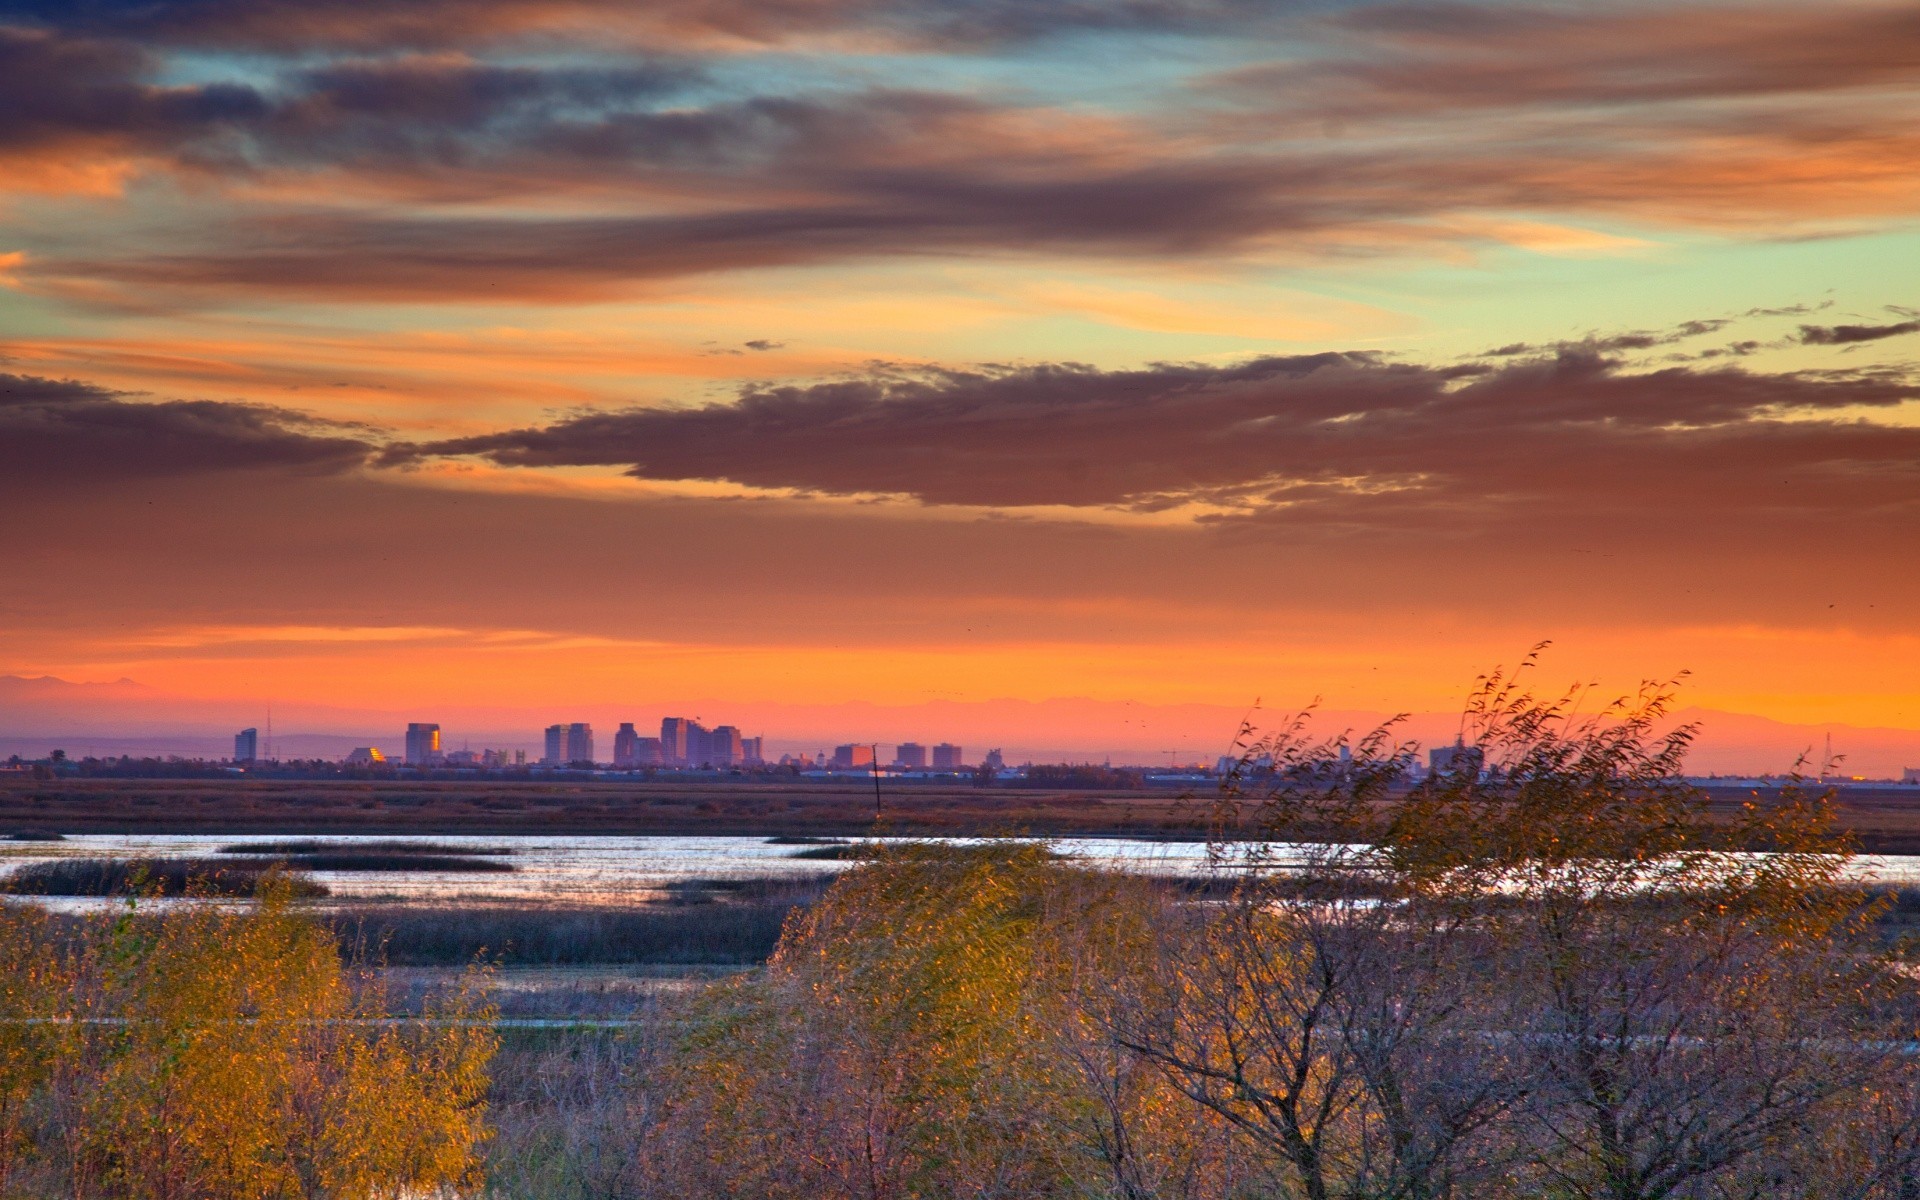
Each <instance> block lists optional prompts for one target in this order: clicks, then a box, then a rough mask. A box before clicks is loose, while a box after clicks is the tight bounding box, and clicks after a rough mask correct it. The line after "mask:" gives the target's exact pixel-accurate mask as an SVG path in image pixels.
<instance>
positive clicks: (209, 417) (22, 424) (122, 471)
mask: <svg viewBox="0 0 1920 1200" xmlns="http://www.w3.org/2000/svg"><path fill="white" fill-rule="evenodd" d="M372 449H373V447H372V445H371V444H370V443H369V442H367V441H365V440H362V439H361V438H359V437H355V436H348V435H346V434H345V433H343V432H342V430H341V428H340V427H338V426H334V427H328V426H326V425H325V424H324V423H322V422H317V421H315V420H314V419H313V418H311V417H308V416H306V415H304V414H301V413H297V412H292V411H289V410H287V409H281V408H273V407H269V406H266V405H258V404H234V403H228V402H221V401H213V400H170V401H162V402H154V403H147V402H142V401H134V400H129V399H126V398H124V397H122V396H121V395H119V394H117V393H114V392H110V391H107V390H105V389H103V388H98V387H94V386H92V385H90V384H85V383H78V382H74V381H71V380H57V379H41V378H37V377H35V376H31V375H0V488H4V489H6V490H23V489H32V488H41V487H52V486H56V485H57V486H60V487H83V488H84V487H93V486H98V485H101V484H107V483H112V482H115V481H121V480H127V479H137V478H151V477H155V476H166V475H193V474H202V473H206V472H217V471H235V470H244V469H249V468H276V469H280V470H294V471H300V472H308V473H312V472H319V473H330V472H338V471H343V470H346V469H348V468H350V467H353V466H355V465H357V464H359V463H360V462H362V461H364V460H365V459H366V457H367V455H368V454H369V453H370V452H371V451H372Z"/></svg>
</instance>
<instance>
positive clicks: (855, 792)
mask: <svg viewBox="0 0 1920 1200" xmlns="http://www.w3.org/2000/svg"><path fill="white" fill-rule="evenodd" d="M1712 795H1713V800H1714V805H1715V807H1716V809H1719V810H1721V811H1724V812H1727V813H1731V812H1733V811H1735V810H1736V809H1737V808H1738V806H1739V805H1740V803H1741V802H1743V801H1744V800H1746V799H1748V798H1749V797H1750V796H1751V792H1749V791H1745V790H1741V789H1723V790H1719V791H1716V792H1714V793H1712ZM1214 799H1215V795H1214V793H1213V792H1212V791H1211V790H1198V791H1196V792H1194V793H1184V794H1183V793H1177V792H1173V791H1157V790H1146V791H1124V790H1114V791H1100V790H1045V789H1028V788H1000V787H996V788H976V787H969V786H954V785H950V784H933V785H918V784H914V785H906V784H899V783H893V782H889V783H888V784H886V785H885V786H884V788H883V791H882V794H881V803H880V812H881V824H882V826H883V827H884V830H885V832H887V833H890V834H894V835H898V836H912V835H922V834H928V835H939V834H946V835H967V834H1004V833H1025V834H1034V835H1043V836H1044V835H1054V836H1071V835H1095V836H1098V835H1115V836H1127V837H1144V838H1165V839H1169V840H1179V841H1186V840H1199V839H1202V838H1204V837H1205V836H1206V834H1207V831H1208V829H1209V827H1210V824H1209V819H1210V816H1211V806H1212V804H1213V801H1214ZM1840 810H1841V817H1842V821H1843V822H1844V823H1845V824H1846V826H1847V827H1848V828H1849V829H1851V830H1852V831H1853V832H1854V833H1855V834H1856V836H1857V837H1858V839H1859V843H1860V848H1861V849H1862V850H1865V851H1868V852H1870V853H1882V854H1920V788H1900V787H1888V788H1879V789H1867V788H1849V789H1847V790H1846V791H1845V792H1844V793H1843V794H1842V796H1841V802H1840ZM874 829H875V821H874V794H873V789H872V786H871V784H868V783H866V782H864V781H848V782H844V783H842V782H828V781H797V780H796V781H767V780H755V779H744V778H743V779H740V780H729V781H713V780H700V781H690V782H677V781H644V782H604V783H603V782H575V781H565V782H531V783H522V782H474V783H464V782H457V783H447V782H438V781H434V782H416V781H384V780H383V781H364V780H354V781H339V782H333V781H323V782H299V781H288V780H252V779H217V780H173V779H158V780H151V779H62V780H53V781H36V780H7V781H5V782H3V783H0V835H4V834H6V833H9V832H17V831H27V832H33V833H39V834H48V833H54V832H59V833H195V832H213V831H217V832H220V833H232V834H278V835H325V834H344V833H353V834H382V833H395V834H399V833H404V834H416V835H418V834H433V835H442V836H458V835H461V834H484V833H523V834H556V833H599V834H630V835H643V834H737V835H743V836H758V837H791V838H805V837H850V836H858V835H861V834H866V833H871V832H873V831H874Z"/></svg>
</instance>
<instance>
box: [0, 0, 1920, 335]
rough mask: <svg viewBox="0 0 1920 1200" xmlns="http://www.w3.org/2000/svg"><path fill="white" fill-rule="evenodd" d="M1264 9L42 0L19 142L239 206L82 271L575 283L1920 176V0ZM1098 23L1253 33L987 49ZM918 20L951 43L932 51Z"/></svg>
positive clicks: (4, 79)
mask: <svg viewBox="0 0 1920 1200" xmlns="http://www.w3.org/2000/svg"><path fill="white" fill-rule="evenodd" d="M1264 13H1267V10H1265V9H1264V8H1259V7H1256V6H1250V5H1246V4H1241V3H1238V2H1237V0H1135V2H1131V3H1122V4H1114V5H1108V4H1087V3H1080V2H1079V0H1060V2H1055V3H1043V4H1037V5H1015V4H990V5H975V4H957V3H940V2H934V0H899V2H878V0H875V2H871V3H860V2H846V3H836V2H833V0H789V2H771V0H756V2H754V3H738V2H734V0H710V2H701V3H687V4H680V5H666V6H645V7H644V8H643V9H635V8H634V7H633V6H604V5H600V4H596V3H591V2H588V0H547V2H536V0H489V2H487V3H483V4H479V5H475V6H471V7H468V6H461V7H460V9H459V16H457V17H456V16H455V15H454V13H453V10H452V9H450V8H448V7H447V6H446V5H445V4H444V3H442V2H441V0H408V2H406V3H400V4H392V5H389V4H381V5H371V4H367V5H360V4H350V5H343V6H320V7H317V8H316V7H315V6H312V5H304V4H303V5H292V4H286V5H281V4H274V3H269V4H253V3H248V4H234V3H231V2H230V0H187V2H178V3H159V4H137V5H136V4H118V3H93V4H80V5H76V6H67V5H52V4H40V3H26V4H14V5H10V6H8V8H7V9H6V10H4V12H0V111H6V112H7V113H8V118H7V119H6V120H5V121H0V155H7V156H10V157H11V159H12V160H13V164H14V173H15V175H16V177H17V178H19V179H22V180H36V179H48V178H61V177H62V176H60V174H59V168H60V166H61V164H62V163H63V162H71V161H72V160H73V159H75V158H76V157H88V158H91V159H93V160H95V161H96V162H99V163H107V162H115V163H118V164H119V165H118V167H117V168H116V170H118V171H119V172H120V175H121V176H123V177H134V178H151V179H167V180H172V181H174V182H175V183H176V184H179V185H180V186H189V187H192V188H195V189H200V190H202V191H205V190H207V189H211V190H212V191H213V192H214V193H215V194H224V195H225V197H226V201H225V202H226V203H229V204H231V205H232V210H231V211H230V212H229V213H227V214H226V216H227V219H226V220H223V221H222V222H221V224H220V227H219V229H218V230H217V231H216V230H214V229H210V228H200V229H192V228H188V229H178V228H176V229H173V230H171V231H170V232H169V234H168V236H167V238H166V242H165V245H164V246H162V245H158V244H154V243H153V242H152V241H151V240H149V239H148V238H147V237H146V236H144V235H141V236H136V235H134V234H132V233H129V235H128V236H127V237H125V238H123V239H115V238H104V239H91V240H90V241H89V244H88V248H87V249H86V251H84V252H79V251H76V250H75V248H73V247H72V246H70V245H50V246H48V247H45V248H42V247H40V246H36V245H30V246H28V247H27V250H28V251H29V258H28V262H27V265H26V267H25V268H24V272H25V277H26V278H27V279H29V280H37V281H38V282H39V285H40V286H44V287H65V288H66V289H67V291H68V294H76V293H75V291H74V289H76V288H81V287H96V288H97V287H102V286H104V287H108V288H114V289H120V290H122V291H123V292H125V291H139V292H142V293H146V294H152V293H156V292H159V291H162V290H166V289H175V290H179V291H182V292H199V293H212V294H215V295H221V294H227V293H250V294H251V293H278V294H284V295H286V296H288V297H290V298H308V299H311V298H315V297H329V298H342V297H352V298H371V299H406V300H422V299H440V300H450V299H451V300H466V301H478V302H483V303H492V302H499V301H511V300H523V299H524V300H544V301H552V300H556V299H575V298H583V297H591V296H597V295H607V294H613V293H619V292H621V291H623V290H631V289H633V288H635V287H644V286H645V285H646V284H648V283H649V282H650V281H657V280H661V279H668V278H675V277H681V276H688V275H700V274H709V273H718V272H731V271H739V270H743V269H768V268H782V267H794V266H808V267H815V266H820V265H823V264H836V263H848V262H861V261H867V260H872V259H875V258H933V257H942V256H944V257H962V256H977V255H981V254H1012V255H1044V256H1066V257H1081V258H1092V259H1102V260H1123V261H1125V260H1153V261H1188V260H1218V261H1233V260H1246V261H1256V260H1257V261H1275V260H1299V259H1302V258H1310V257H1313V256H1326V255H1351V254H1356V253H1365V254H1381V253H1390V252H1391V253H1404V252H1408V251H1412V252H1416V253H1432V252H1436V251H1438V250H1439V249H1441V248H1444V247H1450V246H1451V247H1458V246H1461V245H1466V246H1477V245H1480V244H1485V243H1488V242H1499V241H1504V240H1516V239H1517V240H1518V241H1519V242H1520V243H1521V244H1528V245H1548V246H1549V247H1550V246H1551V243H1552V241H1553V239H1554V238H1555V237H1560V238H1562V239H1571V241H1572V242H1573V243H1578V242H1579V241H1580V239H1581V238H1582V237H1583V236H1589V237H1590V235H1582V234H1580V233H1579V232H1578V231H1574V232H1571V233H1568V232H1564V231H1563V232H1561V233H1558V234H1556V233H1555V232H1554V229H1555V225H1554V223H1556V222H1568V221H1571V222H1576V223H1578V222H1628V223H1632V224H1636V225H1640V226H1647V227H1658V228H1675V227H1678V228H1687V229H1696V230H1711V231H1715V232H1720V233H1732V234H1737V235H1741V236H1761V235H1764V236H1777V235H1778V234H1779V233H1780V232H1782V230H1783V229H1790V228H1791V229H1804V230H1808V231H1814V232H1817V231H1820V230H1822V229H1825V228H1827V227H1830V226H1832V225H1833V224H1834V223H1836V222H1844V221H1862V220H1867V221H1874V220H1902V219H1907V218H1910V217H1912V216H1914V215H1915V209H1916V202H1915V200H1914V197H1915V196H1916V195H1920V134H1916V133H1915V132H1914V130H1915V128H1916V127H1917V126H1916V121H1915V118H1916V117H1917V116H1920V66H1916V64H1917V63H1920V57H1916V54H1917V53H1920V25H1917V23H1916V21H1915V19H1914V17H1913V14H1912V13H1911V11H1910V10H1909V9H1908V8H1907V7H1906V6H1896V5H1885V4H1841V5H1836V6H1824V7H1823V6H1815V7H1806V6H1792V5H1777V4H1746V5H1740V6H1735V7H1733V8H1728V7H1726V6H1717V7H1715V8H1713V9H1711V10H1710V11H1709V10H1706V9H1699V8H1694V7H1691V6H1681V7H1677V8H1675V7H1671V6H1662V7H1641V6H1627V7H1619V8H1613V9H1606V10H1595V11H1592V12H1584V11H1582V12H1576V11H1570V10H1559V9H1541V8H1530V7H1525V6H1516V5H1512V4H1492V3H1483V4H1453V5H1436V6H1425V7H1413V6H1393V5H1370V6H1343V7H1341V8H1340V9H1339V10H1338V11H1321V12H1316V11H1315V10H1313V9H1312V8H1307V9H1299V10H1289V12H1288V13H1286V14H1284V15H1272V14H1268V15H1259V14H1264ZM9 18H11V20H12V22H13V23H12V24H11V25H9V24H6V21H7V20H8V19H9ZM1068 34H1072V35H1075V36H1081V37H1085V36H1089V35H1094V34H1099V35H1102V36H1119V35H1121V34H1125V35H1126V36H1129V37H1132V38H1134V39H1136V41H1138V42H1139V45H1138V48H1137V51H1136V52H1137V53H1138V54H1141V55H1149V56H1151V55H1153V54H1155V53H1156V49H1155V44H1154V42H1153V40H1152V39H1154V38H1166V37H1174V36H1178V37H1180V38H1184V39H1187V40H1189V41H1190V42H1193V43H1195V44H1199V45H1211V44H1214V43H1215V42H1218V43H1220V48H1219V50H1218V52H1219V53H1220V54H1221V55H1222V56H1223V57H1227V56H1228V55H1227V52H1226V50H1225V48H1224V46H1225V44H1226V43H1227V42H1228V41H1229V40H1230V41H1231V44H1232V45H1233V46H1234V47H1235V50H1234V52H1233V54H1232V55H1231V56H1230V57H1232V58H1235V59H1238V60H1241V61H1243V62H1244V60H1245V59H1247V58H1248V57H1254V58H1256V59H1257V61H1255V62H1253V63H1252V64H1251V65H1240V66H1234V67H1231V68H1229V69H1222V70H1212V71H1209V70H1206V69H1204V68H1202V69H1197V70H1190V71H1188V72H1186V73H1185V74H1184V75H1175V76H1170V77H1167V78H1164V79H1157V80H1156V81H1155V82H1153V83H1152V84H1149V85H1146V86H1144V87H1143V88H1142V89H1141V90H1140V91H1139V94H1138V96H1137V98H1133V99H1129V100H1126V101H1122V100H1120V99H1118V98H1115V97H1106V96H1103V97H1101V98H1099V99H1096V100H1093V101H1091V102H1089V101H1075V100H1073V99H1072V98H1070V97H1065V96H1060V95H1057V94H1051V93H1050V92H1049V91H1048V90H1047V89H1034V88H1026V89H1023V88H1019V87H1009V86H1007V85H1006V84H1005V82H1004V72H999V71H995V70H988V69H987V65H988V64H991V63H992V62H993V61H994V59H993V55H994V54H996V53H1001V52H1004V47H1006V46H1007V45H1009V44H1010V43H1017V42H1021V41H1022V40H1023V39H1031V38H1035V37H1041V38H1043V40H1044V38H1046V37H1051V36H1054V35H1059V36H1066V35H1068ZM885 35H899V37H898V39H896V40H895V41H887V40H886V36H885ZM716 38H718V39H720V40H721V41H725V42H727V43H728V44H727V46H726V47H722V46H720V45H719V44H718V43H717V42H716V41H715V39H716ZM821 38H825V39H827V40H826V41H824V42H817V41H809V40H808V39H821ZM875 38H880V39H881V40H880V41H878V42H876V41H874V40H873V39H875ZM863 39H864V40H863ZM900 39H904V40H900ZM1209 39H1212V41H1209ZM848 47H867V48H869V49H887V48H890V51H889V56H882V57H881V58H878V59H876V58H874V57H873V56H872V55H868V54H863V53H860V52H856V51H854V50H850V49H848ZM903 47H904V49H902V48H903ZM1249 48H1259V49H1260V50H1262V51H1263V53H1260V54H1255V55H1250V54H1249ZM609 49H617V52H616V53H609V52H608V51H609ZM188 53H191V54H192V55H194V56H196V57H194V58H192V59H191V60H190V63H189V60H186V59H183V58H182V57H181V56H182V55H185V54H188ZM1034 53H1041V51H1034ZM1059 53H1060V54H1061V56H1062V62H1063V63H1064V62H1067V61H1070V58H1071V54H1070V52H1068V51H1065V50H1061V51H1059ZM916 54H918V55H923V56H926V57H927V58H928V60H929V61H938V62H940V63H941V64H942V65H941V67H940V68H939V69H937V70H933V69H930V70H924V71H915V70H913V69H911V68H910V67H902V66H900V65H899V62H900V59H901V58H902V57H903V56H904V58H906V59H911V58H912V57H913V56H914V55H916ZM760 56H771V57H775V58H777V59H778V62H777V65H775V66H772V67H770V68H769V69H767V70H765V71H760V72H754V71H751V70H750V69H749V68H748V66H747V65H746V64H750V63H751V62H752V61H754V60H755V59H756V58H758V57H760ZM1202 61H1204V56H1203V57H1202ZM796 63H798V64H801V65H800V66H798V67H797V68H796V66H795V64H796ZM883 64H884V65H883ZM189 66H190V69H189ZM90 178H91V177H90ZM36 186H38V185H36ZM89 186H94V185H93V184H90V185H89ZM1516 214H1519V215H1522V216H1524V217H1525V218H1526V221H1523V222H1519V223H1516V220H1515V218H1516ZM1528 222H1531V224H1529V223H1528ZM1542 222H1546V224H1545V225H1543V224H1542ZM1543 231H1544V232H1543Z"/></svg>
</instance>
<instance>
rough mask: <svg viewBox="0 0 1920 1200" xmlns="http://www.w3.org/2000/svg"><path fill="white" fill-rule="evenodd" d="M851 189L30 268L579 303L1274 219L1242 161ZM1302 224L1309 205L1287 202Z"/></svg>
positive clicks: (341, 230)
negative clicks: (777, 272)
mask: <svg viewBox="0 0 1920 1200" xmlns="http://www.w3.org/2000/svg"><path fill="white" fill-rule="evenodd" d="M864 182H865V184H866V188H867V194H866V195H864V196H857V197H849V198H847V199H844V200H841V201H838V202H833V201H826V202H819V203H810V204H804V205H797V206H792V207H781V208H758V209H754V208H741V209H733V210H725V209H722V210H718V211H712V212H705V213H700V214H696V215H675V216H657V217H656V216H644V217H616V216H608V217H584V218H545V219H542V218H509V217H455V216H442V217H425V216H422V217H407V216H394V217H388V216H363V215H359V214H354V215H347V214H341V213H328V212H318V213H308V214H300V215H287V216H280V217H269V218H261V219H256V220H250V221H241V222H236V223H234V224H233V225H232V226H230V227H228V228H225V229H222V230H221V231H220V238H219V246H218V247H217V248H214V247H209V248H206V249H201V250H198V251H195V250H192V249H181V250H178V251H174V252H171V253H165V254H146V255H142V256H138V257H126V258H120V259H93V260H87V259H76V258H52V257H49V258H46V259H42V260H39V261H37V262H36V263H33V264H31V265H30V268H29V270H31V271H33V272H35V273H38V274H42V275H46V276H55V277H57V276H75V277H84V278H90V279H96V280H99V279H105V280H113V281H116V282H119V283H122V284H130V285H134V286H137V287H142V288H151V287H185V288H198V289H211V290H231V289H260V290H265V291H270V292H275V293H280V294H287V295H308V296H332V295H346V296H363V297H373V298H382V299H453V300H462V299H465V300H478V301H488V300H494V299H507V298H520V299H549V300H561V299H577V298H580V297H583V296H591V295H595V294H601V293H609V292H615V291H618V290H619V289H621V288H622V287H624V286H627V285H630V284H632V283H635V282H643V281H647V280H657V279H670V278H676V277H681V276H687V275H694V274H701V273H707V272H715V271H726V270H738V269H744V268H753V267H774V266H795V265H806V264H814V263H825V262H834V261H847V260H857V259H861V258H868V257H874V256H880V255H934V254H942V253H955V252H967V251H995V250H1006V251H1049V252H1063V253H1087V252H1092V253H1106V254H1113V255H1150V254H1177V253H1191V252H1195V251H1202V250H1207V249H1222V248H1229V247H1232V246H1235V245H1240V244H1244V243H1246V242H1247V241H1249V240H1250V239H1252V238H1254V237H1256V236H1258V235H1260V234H1261V233H1263V232H1264V231H1266V230H1267V229H1269V228H1271V227H1272V225H1273V224H1274V223H1275V222H1276V221H1278V220H1280V219H1282V214H1276V213H1274V212H1271V211H1269V210H1268V208H1267V206H1266V204H1265V203H1264V201H1263V192H1264V191H1265V190H1266V189H1265V188H1264V187H1263V186H1262V185H1261V180H1260V179H1259V177H1258V173H1257V172H1246V171H1243V170H1241V169H1239V168H1237V167H1235V166H1233V165H1231V164H1225V165H1221V166H1218V167H1216V168H1213V169H1211V170H1204V169H1197V168H1195V169H1158V168H1155V169H1147V170H1135V171H1121V172H1113V173H1107V174H1096V173H1087V174H1074V173H1072V172H1071V171H1067V172H1062V174H1061V175H1060V176H1059V177H1055V178H1044V177H1043V178H1030V177H1019V178H981V177H966V176H962V175H955V174H951V173H943V172H939V171H933V170H929V171H926V172H922V173H917V174H916V173H908V172H902V173H900V174H897V175H892V176H888V175H885V174H882V173H875V174H873V175H870V176H869V177H868V178H867V179H866V180H865V181H864ZM1294 219H1295V220H1297V221H1301V222H1307V221H1311V220H1313V219H1315V218H1314V214H1312V213H1297V214H1294Z"/></svg>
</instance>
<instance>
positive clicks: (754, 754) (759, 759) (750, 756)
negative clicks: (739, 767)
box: [740, 737, 767, 767]
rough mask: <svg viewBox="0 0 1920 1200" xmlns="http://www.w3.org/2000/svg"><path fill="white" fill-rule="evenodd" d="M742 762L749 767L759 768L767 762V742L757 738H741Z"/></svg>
mask: <svg viewBox="0 0 1920 1200" xmlns="http://www.w3.org/2000/svg"><path fill="white" fill-rule="evenodd" d="M740 761H741V762H742V763H744V764H746V765H747V766H749V767H757V766H759V765H761V764H762V763H764V762H766V761H767V755H766V740H765V739H764V738H757V737H750V738H741V739H740Z"/></svg>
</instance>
